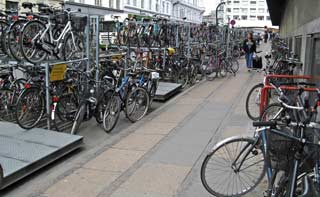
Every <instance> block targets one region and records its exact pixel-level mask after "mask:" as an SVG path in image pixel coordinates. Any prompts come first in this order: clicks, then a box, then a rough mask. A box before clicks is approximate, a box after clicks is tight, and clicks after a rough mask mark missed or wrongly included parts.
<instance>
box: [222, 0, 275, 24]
mask: <svg viewBox="0 0 320 197" xmlns="http://www.w3.org/2000/svg"><path fill="white" fill-rule="evenodd" d="M221 2H225V3H226V4H225V6H224V8H225V10H224V22H225V23H227V22H228V21H230V20H235V21H236V26H237V27H264V26H268V27H270V26H271V25H272V24H271V19H270V15H269V10H268V6H267V3H266V0H226V1H225V0H222V1H221Z"/></svg>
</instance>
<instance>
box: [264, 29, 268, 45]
mask: <svg viewBox="0 0 320 197" xmlns="http://www.w3.org/2000/svg"><path fill="white" fill-rule="evenodd" d="M268 37H269V36H268V31H265V32H264V43H267V42H268Z"/></svg>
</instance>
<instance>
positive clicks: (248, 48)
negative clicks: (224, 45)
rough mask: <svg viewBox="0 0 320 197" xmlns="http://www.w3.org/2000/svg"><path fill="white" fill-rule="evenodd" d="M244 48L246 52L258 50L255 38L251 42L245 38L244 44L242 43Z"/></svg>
mask: <svg viewBox="0 0 320 197" xmlns="http://www.w3.org/2000/svg"><path fill="white" fill-rule="evenodd" d="M242 49H243V50H244V51H245V52H246V53H254V52H256V50H257V45H256V42H255V41H254V40H252V41H251V42H250V41H249V40H248V39H245V40H244V41H243V45H242Z"/></svg>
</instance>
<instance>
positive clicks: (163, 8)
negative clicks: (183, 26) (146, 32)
mask: <svg viewBox="0 0 320 197" xmlns="http://www.w3.org/2000/svg"><path fill="white" fill-rule="evenodd" d="M165 8H166V2H164V1H162V10H161V11H162V13H165Z"/></svg>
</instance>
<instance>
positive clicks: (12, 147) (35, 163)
mask: <svg viewBox="0 0 320 197" xmlns="http://www.w3.org/2000/svg"><path fill="white" fill-rule="evenodd" d="M82 139H83V137H82V136H76V135H70V134H65V133H59V132H55V131H49V130H46V129H31V130H23V129H21V128H20V127H19V126H18V125H16V124H13V123H7V122H0V164H1V166H2V168H3V177H4V180H3V182H4V183H3V184H6V185H2V184H1V182H0V189H1V188H3V187H5V186H7V185H9V184H11V183H13V182H14V181H16V180H19V179H20V178H22V177H24V176H26V175H28V174H30V173H32V172H33V171H35V170H37V169H39V168H41V167H43V166H45V165H47V164H49V163H51V162H53V161H54V160H56V159H58V158H60V157H62V156H63V155H65V154H67V153H69V152H70V151H72V150H74V149H76V148H78V147H80V146H81V145H82ZM6 178H7V179H8V181H6Z"/></svg>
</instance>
